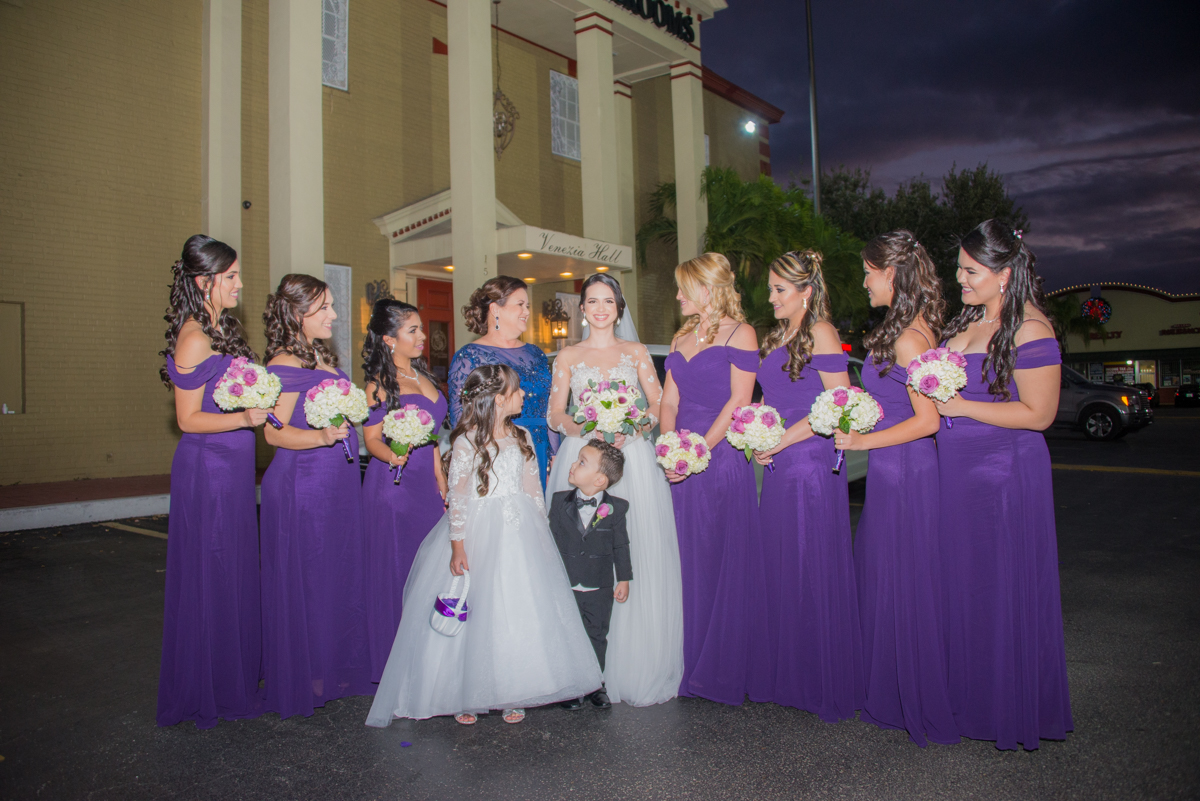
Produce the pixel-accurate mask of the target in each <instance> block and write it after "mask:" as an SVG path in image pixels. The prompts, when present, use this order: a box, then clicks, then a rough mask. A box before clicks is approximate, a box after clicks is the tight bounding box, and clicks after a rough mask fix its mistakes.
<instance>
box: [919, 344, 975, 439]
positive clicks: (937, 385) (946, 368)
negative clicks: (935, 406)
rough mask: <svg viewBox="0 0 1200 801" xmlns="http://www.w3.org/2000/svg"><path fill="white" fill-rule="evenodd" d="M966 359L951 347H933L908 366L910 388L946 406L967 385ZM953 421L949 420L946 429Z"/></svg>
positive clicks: (947, 419)
mask: <svg viewBox="0 0 1200 801" xmlns="http://www.w3.org/2000/svg"><path fill="white" fill-rule="evenodd" d="M966 366H967V357H966V356H963V355H962V354H961V353H959V352H958V351H956V350H950V349H949V348H931V349H930V350H927V351H925V352H924V353H922V354H921V355H920V356H918V357H917V358H915V359H913V360H912V361H911V362H909V363H908V385H909V386H910V387H912V388H913V389H915V390H916V391H917V392H920V393H921V394H922V395H924V396H925V397H927V398H932V399H933V400H935V401H940V402H941V403H945V402H946V401H948V400H950V399H951V398H953V397H954V396H955V395H956V394H957V393H958V391H959V390H960V389H962V388H963V387H965V386H966V385H967V371H966ZM953 427H954V421H953V420H951V419H950V418H949V417H947V418H946V428H953Z"/></svg>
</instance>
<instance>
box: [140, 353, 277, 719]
mask: <svg viewBox="0 0 1200 801" xmlns="http://www.w3.org/2000/svg"><path fill="white" fill-rule="evenodd" d="M232 361H233V357H232V356H229V355H214V356H210V357H208V358H207V359H205V360H204V361H203V362H201V363H200V365H199V366H197V367H196V369H195V370H193V371H192V372H190V373H187V374H184V373H180V372H179V371H178V370H177V369H176V367H175V360H174V359H172V358H171V357H170V356H168V357H167V370H168V372H169V373H170V376H171V381H172V383H174V384H175V387H176V388H177V389H183V390H190V389H200V388H201V387H204V400H203V402H202V403H201V406H200V410H201V411H203V412H208V413H210V414H221V409H220V408H219V407H218V406H217V404H216V403H215V402H214V401H213V390H214V389H215V388H216V384H217V379H219V378H220V377H221V376H222V375H224V374H225V371H226V370H227V369H228V368H229V363H230V362H232ZM167 531H168V536H167V573H166V604H165V608H164V611H163V648H162V667H161V669H160V672H159V678H158V715H157V719H158V725H159V726H173V725H175V724H176V723H179V722H180V721H183V720H194V721H196V726H197V727H198V728H201V729H210V728H212V727H213V726H215V725H217V718H225V719H226V720H236V719H239V718H248V717H254V716H255V715H258V714H261V712H262V709H261V699H260V697H259V691H258V678H259V670H260V668H261V665H262V642H261V628H260V616H259V583H258V518H257V516H256V514H255V501H254V432H253V431H251V430H250V429H248V428H242V429H238V430H236V431H224V432H222V433H220V434H184V435H183V437H182V438H181V439H180V440H179V445H178V446H177V447H176V448H175V458H174V459H173V460H172V461H171V515H170V518H169V520H168V523H167Z"/></svg>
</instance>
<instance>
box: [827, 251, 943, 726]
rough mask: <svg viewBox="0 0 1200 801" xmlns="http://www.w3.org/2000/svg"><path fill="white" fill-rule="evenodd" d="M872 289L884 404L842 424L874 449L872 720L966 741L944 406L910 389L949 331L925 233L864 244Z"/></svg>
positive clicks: (867, 535) (858, 551)
mask: <svg viewBox="0 0 1200 801" xmlns="http://www.w3.org/2000/svg"><path fill="white" fill-rule="evenodd" d="M863 271H864V272H865V273H866V279H865V280H864V281H863V285H864V286H865V287H866V289H867V296H868V297H869V298H870V301H871V305H872V306H874V307H876V308H878V307H880V306H882V307H884V308H886V309H887V310H888V311H887V316H885V317H884V319H883V321H882V322H881V323H880V324H879V325H877V326H875V328H874V329H873V330H872V331H871V333H870V334H868V335H867V337H866V338H865V339H864V340H863V344H864V345H865V346H866V347H867V349H868V350H870V351H871V355H870V356H869V357H868V359H867V364H866V365H865V369H864V370H863V387H864V388H865V389H866V390H867V392H870V393H871V396H872V397H874V398H875V400H877V401H879V404H880V405H881V406H882V407H883V412H884V416H883V419H882V420H881V421H879V424H878V425H876V426H875V429H874V430H873V431H871V432H870V433H869V434H858V433H855V432H850V433H849V434H844V433H841V432H838V433H836V434H835V436H834V443H835V444H836V445H837V446H838V447H839V448H842V449H844V450H863V451H865V450H869V451H870V452H871V458H870V461H869V462H868V465H867V498H866V503H865V504H864V505H863V513H862V517H861V518H860V519H859V521H858V531H857V532H856V534H855V538H854V564H855V568H856V572H857V583H858V610H859V615H860V616H861V618H862V632H863V667H864V670H865V672H866V691H867V696H866V701H865V703H864V704H863V708H862V713H861V715H860V719H862V720H866V721H869V722H871V723H874V724H875V725H876V726H879V727H881V728H884V729H905V730H907V731H908V736H909V739H911V740H912V741H913V742H914V743H916V744H917V745H919V746H921V747H924V746H925V744H926V738H928V739H929V740H933V741H934V742H935V743H945V744H949V743H957V742H958V740H959V738H958V730H957V728H956V727H955V725H954V716H953V714H952V713H951V711H950V695H949V688H948V686H947V684H946V657H945V646H944V641H943V637H942V621H943V619H944V617H943V614H942V585H941V580H942V568H941V559H940V557H939V552H938V516H939V512H940V509H939V505H938V466H937V447H936V446H935V445H934V441H933V435H934V434H936V433H937V430H938V427H939V426H940V425H941V418H940V417H938V412H937V407H936V406H935V405H934V402H933V401H932V400H930V399H928V398H926V397H925V396H924V395H921V394H919V393H917V392H914V391H912V390H910V389H909V388H908V386H907V382H908V372H907V370H906V369H905V366H906V365H907V364H908V363H909V362H911V361H912V360H913V359H915V358H916V357H917V356H919V355H921V354H922V353H924V352H925V351H926V350H929V349H930V348H931V347H933V346H934V343H936V342H937V341H938V339H939V336H940V332H941V328H942V313H943V311H944V310H945V308H946V303H945V301H944V300H942V287H941V282H940V281H938V277H937V269H936V268H935V267H934V265H933V262H932V261H931V260H930V258H929V254H928V253H926V252H925V248H923V247H922V246H921V244H920V243H919V242H917V240H916V239H914V238H913V235H912V234H911V233H909V232H908V231H894V232H892V233H888V234H883V235H882V236H877V237H875V238H874V239H872V240H871V241H870V242H868V243H867V246H866V248H865V249H864V250H863Z"/></svg>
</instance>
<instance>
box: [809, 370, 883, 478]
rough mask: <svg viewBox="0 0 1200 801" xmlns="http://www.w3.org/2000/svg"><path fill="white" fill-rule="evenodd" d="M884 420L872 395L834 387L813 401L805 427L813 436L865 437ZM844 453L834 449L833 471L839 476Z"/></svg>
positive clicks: (848, 388) (839, 449)
mask: <svg viewBox="0 0 1200 801" xmlns="http://www.w3.org/2000/svg"><path fill="white" fill-rule="evenodd" d="M882 419H883V408H882V407H881V406H880V405H879V402H878V401H876V400H875V399H874V398H872V397H871V395H870V394H869V393H867V392H863V391H862V390H861V389H859V388H858V387H834V388H833V389H827V390H825V391H824V392H822V393H821V394H820V395H818V396H817V399H816V400H814V401H813V405H812V409H811V410H810V411H809V413H808V424H809V426H811V427H812V430H813V433H814V434H820V435H821V436H823V437H831V436H833V432H834V431H842V432H843V433H846V434H849V433H850V432H851V431H857V432H858V433H860V434H865V433H867V432H868V431H870V430H871V429H872V428H874V427H875V425H876V424H877V423H878V422H879V421H880V420H882ZM845 458H846V454H845V453H843V452H842V449H841V448H838V449H837V464H835V465H834V466H833V472H835V473H840V472H841V470H842V462H843V461H844V460H845Z"/></svg>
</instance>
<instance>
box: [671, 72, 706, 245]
mask: <svg viewBox="0 0 1200 801" xmlns="http://www.w3.org/2000/svg"><path fill="white" fill-rule="evenodd" d="M702 81H703V75H702V73H701V71H700V63H699V57H698V56H697V57H696V59H695V61H681V62H678V63H675V64H672V65H671V119H672V121H673V122H674V126H675V210H676V219H677V220H678V223H679V261H681V262H683V261H687V260H688V259H692V258H695V257H696V256H698V255H700V253H701V252H702V248H703V246H704V243H703V239H704V229H705V227H706V226H707V225H708V203H707V201H705V200H704V199H703V198H701V197H700V176H701V173H703V172H704V84H703V82H702Z"/></svg>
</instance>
